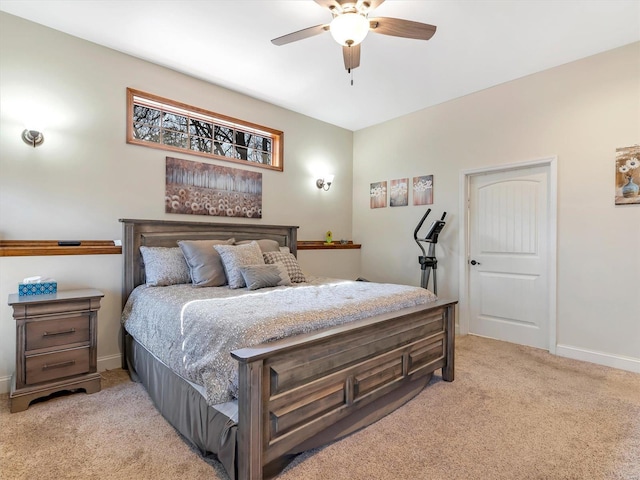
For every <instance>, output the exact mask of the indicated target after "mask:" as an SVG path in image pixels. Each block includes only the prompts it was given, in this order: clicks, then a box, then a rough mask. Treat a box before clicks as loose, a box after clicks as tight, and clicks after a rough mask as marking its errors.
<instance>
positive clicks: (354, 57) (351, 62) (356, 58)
mask: <svg viewBox="0 0 640 480" xmlns="http://www.w3.org/2000/svg"><path fill="white" fill-rule="evenodd" d="M342 57H343V58H344V68H346V69H347V70H353V69H354V68H358V67H359V66H360V44H358V45H352V46H350V47H342Z"/></svg>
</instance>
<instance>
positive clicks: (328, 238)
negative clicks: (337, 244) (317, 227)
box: [324, 230, 333, 245]
mask: <svg viewBox="0 0 640 480" xmlns="http://www.w3.org/2000/svg"><path fill="white" fill-rule="evenodd" d="M324 243H325V244H326V245H330V244H332V243H333V234H332V233H331V230H329V231H327V234H326V235H325V237H324Z"/></svg>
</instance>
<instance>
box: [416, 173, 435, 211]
mask: <svg viewBox="0 0 640 480" xmlns="http://www.w3.org/2000/svg"><path fill="white" fill-rule="evenodd" d="M413 204H414V205H431V204H433V175H422V176H420V177H413Z"/></svg>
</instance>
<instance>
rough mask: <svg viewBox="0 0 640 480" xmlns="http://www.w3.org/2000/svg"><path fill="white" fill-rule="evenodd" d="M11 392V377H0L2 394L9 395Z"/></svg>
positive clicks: (0, 392) (0, 391)
mask: <svg viewBox="0 0 640 480" xmlns="http://www.w3.org/2000/svg"><path fill="white" fill-rule="evenodd" d="M9 390H11V376H8V377H0V394H2V393H9Z"/></svg>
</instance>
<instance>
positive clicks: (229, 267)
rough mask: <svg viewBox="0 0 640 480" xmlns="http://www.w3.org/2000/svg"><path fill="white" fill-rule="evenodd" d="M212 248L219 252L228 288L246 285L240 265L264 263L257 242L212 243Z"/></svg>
mask: <svg viewBox="0 0 640 480" xmlns="http://www.w3.org/2000/svg"><path fill="white" fill-rule="evenodd" d="M213 248H215V249H216V251H217V252H218V253H219V254H220V258H221V259H222V266H223V267H224V271H225V274H226V276H227V282H229V288H242V287H244V286H246V283H245V281H244V277H243V276H242V272H241V271H240V267H245V266H247V265H264V258H262V250H260V246H259V245H258V243H257V242H255V241H254V242H251V243H247V244H246V245H214V246H213Z"/></svg>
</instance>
